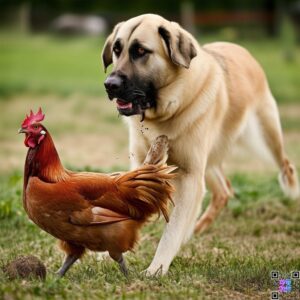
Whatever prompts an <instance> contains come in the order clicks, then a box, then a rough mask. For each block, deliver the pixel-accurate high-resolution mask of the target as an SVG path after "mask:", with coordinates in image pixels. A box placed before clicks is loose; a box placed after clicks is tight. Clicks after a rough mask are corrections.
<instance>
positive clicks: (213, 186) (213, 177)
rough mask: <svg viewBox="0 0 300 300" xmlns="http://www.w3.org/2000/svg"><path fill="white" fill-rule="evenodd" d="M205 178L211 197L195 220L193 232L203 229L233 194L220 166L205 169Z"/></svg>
mask: <svg viewBox="0 0 300 300" xmlns="http://www.w3.org/2000/svg"><path fill="white" fill-rule="evenodd" d="M205 179H206V184H207V186H208V188H209V189H210V191H211V192H212V199H211V202H210V204H209V206H208V207H207V209H206V211H205V212H204V213H203V215H202V216H201V217H200V219H199V221H198V222H197V224H196V227H195V233H202V232H203V231H205V230H206V229H207V228H208V226H209V225H210V224H211V223H212V222H213V221H214V220H215V219H216V217H217V216H218V215H219V213H220V212H221V210H222V208H223V207H224V206H225V205H226V204H227V202H228V199H229V198H230V197H231V196H232V195H233V190H232V188H231V184H230V182H229V180H228V179H226V178H225V176H224V174H223V172H222V169H221V168H220V167H214V168H211V169H209V170H207V172H206V176H205Z"/></svg>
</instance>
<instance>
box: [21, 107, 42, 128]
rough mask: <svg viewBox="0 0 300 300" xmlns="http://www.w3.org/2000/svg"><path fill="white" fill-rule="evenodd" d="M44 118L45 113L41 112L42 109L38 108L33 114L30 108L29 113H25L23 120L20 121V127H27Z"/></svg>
mask: <svg viewBox="0 0 300 300" xmlns="http://www.w3.org/2000/svg"><path fill="white" fill-rule="evenodd" d="M44 118H45V115H44V114H43V112H42V109H41V108H39V111H38V112H37V113H36V114H34V113H33V112H32V110H30V115H29V116H28V115H26V118H25V120H24V121H23V123H22V128H27V127H28V126H29V125H31V124H33V123H36V122H41V121H43V120H44Z"/></svg>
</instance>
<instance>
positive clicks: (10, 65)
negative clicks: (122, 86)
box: [0, 33, 105, 97]
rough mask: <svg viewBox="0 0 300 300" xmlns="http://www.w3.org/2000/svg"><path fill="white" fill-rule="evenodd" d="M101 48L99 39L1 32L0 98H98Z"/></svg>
mask: <svg viewBox="0 0 300 300" xmlns="http://www.w3.org/2000/svg"><path fill="white" fill-rule="evenodd" d="M102 45H103V39H102V38H97V39H96V38H88V37H85V38H80V39H76V38H59V37H56V36H50V35H34V36H30V35H29V36H23V35H20V34H9V33H0V70H1V71H0V95H2V96H4V97H5V96H9V95H12V94H16V93H23V92H30V93H37V94H45V93H52V94H53V93H54V94H55V93H56V94H59V95H63V96H67V95H69V94H73V93H82V94H88V95H101V94H103V92H104V90H103V87H102V86H103V81H104V76H105V74H104V72H103V70H102V65H101V61H100V57H101V56H100V54H101V49H102Z"/></svg>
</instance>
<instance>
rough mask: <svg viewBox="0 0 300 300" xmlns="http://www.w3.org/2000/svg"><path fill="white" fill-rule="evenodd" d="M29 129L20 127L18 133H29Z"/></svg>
mask: <svg viewBox="0 0 300 300" xmlns="http://www.w3.org/2000/svg"><path fill="white" fill-rule="evenodd" d="M27 132H28V131H27V130H26V129H24V128H20V129H19V130H18V133H27Z"/></svg>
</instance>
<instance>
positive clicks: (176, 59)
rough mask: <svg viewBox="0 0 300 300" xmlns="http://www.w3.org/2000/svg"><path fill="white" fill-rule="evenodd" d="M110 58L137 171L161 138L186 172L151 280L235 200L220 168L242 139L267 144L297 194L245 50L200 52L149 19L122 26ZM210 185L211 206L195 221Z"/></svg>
mask: <svg viewBox="0 0 300 300" xmlns="http://www.w3.org/2000/svg"><path fill="white" fill-rule="evenodd" d="M102 58H103V64H104V67H105V70H106V68H107V67H108V66H109V65H110V64H113V70H112V73H111V74H110V75H109V76H108V78H107V79H106V80H105V83H104V85H105V88H106V91H107V93H108V96H109V98H110V99H111V100H112V99H116V103H117V109H118V111H119V113H120V114H121V115H125V116H130V118H128V124H129V135H130V153H131V158H132V161H131V162H132V167H136V166H138V165H140V164H141V163H142V162H143V160H144V158H145V156H146V153H147V150H148V149H149V147H150V145H151V142H152V141H153V140H154V138H155V137H157V136H158V135H161V134H165V135H167V136H168V137H169V140H170V155H169V160H170V163H171V164H174V165H177V166H178V167H179V174H180V176H178V178H177V179H176V180H175V181H176V182H175V185H176V193H175V199H174V202H175V207H174V209H173V211H172V214H171V218H170V222H169V223H168V224H167V225H166V228H165V230H164V233H163V236H162V238H161V240H160V242H159V245H158V248H157V251H156V254H155V257H154V259H153V261H152V263H151V265H150V266H149V268H148V269H147V272H148V273H149V274H155V273H156V272H157V271H160V272H161V273H162V274H165V273H166V272H167V271H168V268H169V266H170V263H171V262H172V259H173V258H174V257H175V255H176V253H177V252H178V250H179V249H180V246H181V244H182V243H185V242H186V241H188V239H189V238H190V236H191V235H192V233H193V231H194V230H195V231H197V232H202V231H203V230H204V229H205V228H207V226H208V225H209V224H210V223H211V222H212V221H213V220H214V219H215V217H216V216H217V215H218V214H219V212H220V210H221V209H222V208H223V207H224V205H225V204H226V203H227V201H228V198H229V197H230V195H231V193H232V191H231V187H230V183H229V181H228V180H227V179H226V178H225V176H224V174H223V172H222V167H221V165H222V162H223V159H224V157H225V155H226V153H227V152H228V150H229V149H230V148H231V146H232V145H233V144H234V143H235V142H237V141H243V142H244V143H245V144H248V145H250V146H251V145H252V144H261V142H263V143H264V144H265V146H267V149H268V150H269V152H270V154H271V155H272V157H273V158H274V161H275V163H276V164H277V166H278V167H279V169H280V175H279V181H280V185H281V187H282V189H283V191H284V192H285V194H286V195H287V196H290V197H292V198H296V197H298V195H299V186H298V179H297V173H296V169H295V167H294V166H293V165H292V164H291V163H290V162H289V160H288V159H287V156H286V154H285V152H284V147H283V140H282V131H281V126H280V120H279V115H278V110H277V106H276V104H275V101H274V98H273V96H272V94H271V92H270V89H269V86H268V82H267V79H266V76H265V74H264V72H263V70H262V68H261V67H260V65H259V64H258V63H257V62H256V61H255V59H254V58H253V57H252V56H251V55H250V54H249V53H248V52H247V50H245V49H243V48H242V47H240V46H238V45H235V44H231V43H223V42H222V43H221V42H217V43H212V44H207V45H204V46H202V47H201V46H200V45H199V44H198V43H197V41H196V40H195V38H193V36H191V35H190V34H189V33H188V32H187V31H185V30H184V29H182V28H181V27H180V26H179V25H178V24H177V23H174V22H169V21H167V20H166V19H164V18H162V17H160V16H158V15H152V14H147V15H141V16H138V17H135V18H132V19H130V20H128V21H126V22H122V23H119V24H118V25H116V27H115V28H114V30H113V32H112V34H111V35H110V36H109V37H108V38H107V40H106V43H105V45H104V49H103V52H102ZM141 121H143V122H141ZM258 142H259V143H258ZM206 186H207V187H208V188H209V189H210V190H211V192H212V199H211V203H210V205H209V206H208V208H207V209H206V211H205V212H204V214H203V215H202V216H201V217H200V219H199V221H198V222H197V224H196V220H197V217H198V215H199V212H200V208H201V204H202V199H203V196H204V193H205V187H206ZM195 225H196V227H195Z"/></svg>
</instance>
